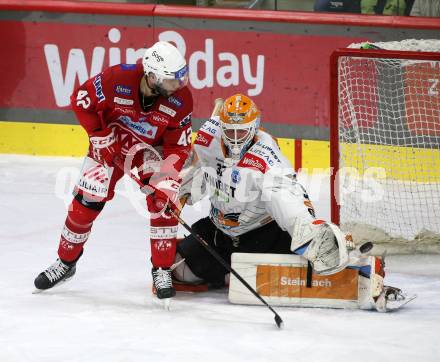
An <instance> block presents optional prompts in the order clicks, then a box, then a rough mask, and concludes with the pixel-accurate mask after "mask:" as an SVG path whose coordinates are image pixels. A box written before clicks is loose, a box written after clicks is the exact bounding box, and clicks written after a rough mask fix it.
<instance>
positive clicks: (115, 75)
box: [92, 64, 143, 106]
mask: <svg viewBox="0 0 440 362" xmlns="http://www.w3.org/2000/svg"><path fill="white" fill-rule="evenodd" d="M142 75H143V69H142V65H140V64H117V65H114V66H112V67H109V68H107V69H105V70H104V71H103V72H101V73H99V74H97V75H96V76H95V77H93V78H92V83H93V86H94V88H95V94H96V97H97V99H98V103H100V102H102V101H104V100H106V102H110V103H116V104H121V105H124V106H130V105H133V104H134V103H135V102H136V97H137V87H139V82H140V80H141V78H142Z"/></svg>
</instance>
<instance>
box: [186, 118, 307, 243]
mask: <svg viewBox="0 0 440 362" xmlns="http://www.w3.org/2000/svg"><path fill="white" fill-rule="evenodd" d="M193 152H194V160H196V161H195V162H193V165H192V166H191V167H189V168H188V169H184V170H183V172H182V174H183V175H184V179H183V182H182V189H181V195H182V196H183V195H184V194H191V198H190V203H195V202H197V201H198V200H200V199H201V198H203V197H204V196H206V195H208V196H209V200H210V203H211V210H210V218H211V220H212V221H213V223H214V224H215V225H216V226H217V227H218V228H219V229H220V230H222V232H224V233H225V234H227V235H230V236H239V235H241V234H244V233H246V232H248V231H250V230H254V229H257V228H259V227H260V226H262V225H265V224H267V223H269V222H271V221H272V220H275V221H276V222H277V223H278V225H279V226H280V227H281V228H282V229H283V230H286V231H288V232H291V230H292V227H293V224H294V223H295V220H296V218H298V217H299V218H302V219H305V220H311V221H312V220H314V211H313V208H312V206H311V203H310V201H309V199H308V195H307V193H306V191H305V189H304V188H303V187H302V186H301V185H300V184H299V183H298V182H297V181H296V174H295V171H294V170H293V169H292V166H291V165H290V162H289V161H288V160H287V159H286V158H285V157H284V156H283V155H282V154H281V151H280V149H279V147H278V145H277V143H276V141H275V140H274V139H273V137H272V136H271V135H270V134H268V133H267V132H265V131H262V130H258V131H257V133H256V136H255V139H254V143H253V144H252V146H251V147H250V148H249V149H248V151H247V152H246V153H245V154H244V155H243V157H242V158H241V160H240V161H239V162H238V163H237V162H236V163H235V164H234V163H233V162H232V160H231V159H230V158H227V157H226V150H225V146H224V144H223V143H222V141H221V131H220V123H219V119H218V117H214V118H212V119H210V120H208V121H207V122H205V123H204V124H203V125H202V127H201V129H200V130H199V131H198V133H197V137H196V139H195V142H194V149H193Z"/></svg>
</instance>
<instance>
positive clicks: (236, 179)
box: [231, 169, 241, 184]
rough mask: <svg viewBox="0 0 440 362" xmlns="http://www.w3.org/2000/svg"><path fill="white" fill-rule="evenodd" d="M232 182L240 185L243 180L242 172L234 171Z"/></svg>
mask: <svg viewBox="0 0 440 362" xmlns="http://www.w3.org/2000/svg"><path fill="white" fill-rule="evenodd" d="M231 180H232V182H233V183H235V184H238V183H239V182H240V180H241V176H240V170H237V169H234V170H232V172H231Z"/></svg>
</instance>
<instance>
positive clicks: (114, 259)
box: [0, 155, 440, 362]
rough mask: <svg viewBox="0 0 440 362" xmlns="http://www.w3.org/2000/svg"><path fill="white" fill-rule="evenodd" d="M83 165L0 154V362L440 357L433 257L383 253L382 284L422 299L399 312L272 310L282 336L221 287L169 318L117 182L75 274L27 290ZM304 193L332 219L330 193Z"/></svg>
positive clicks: (140, 228) (194, 297) (180, 299)
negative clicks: (116, 189) (50, 286)
mask: <svg viewBox="0 0 440 362" xmlns="http://www.w3.org/2000/svg"><path fill="white" fill-rule="evenodd" d="M80 165H81V160H79V159H72V158H37V157H26V156H5V155H1V156H0V220H1V221H0V225H1V226H0V275H1V278H0V361H1V362H10V361H32V362H34V361H37V362H39V361H42V362H50V361H63V362H64V361H66V362H67V361H106V362H107V361H109V362H110V361H155V362H156V361H191V362H193V361H204V362H207V361H221V362H225V361H228V362H231V361H277V362H278V361H289V362H293V361H307V362H314V361H326V362H327V361H328V362H330V361H338V362H343V361H353V362H357V361H368V362H371V361H375V362H376V361H399V362H403V361H424V362H427V361H440V347H439V345H440V343H439V336H440V257H439V256H432V255H431V256H423V255H422V256H392V257H389V259H388V263H387V270H388V274H387V283H388V284H390V285H396V286H398V287H401V288H402V289H404V290H406V291H408V292H409V293H416V294H418V299H416V300H415V301H414V302H412V303H411V304H409V305H408V306H407V307H406V308H404V309H402V310H400V311H399V312H396V313H388V314H380V313H376V312H366V311H346V310H330V309H294V308H276V310H277V311H278V313H279V314H280V315H281V317H282V318H283V320H284V323H285V328H284V329H283V330H278V329H277V328H276V326H275V323H274V322H273V315H272V313H271V312H270V311H269V310H268V309H267V308H265V307H260V306H252V307H251V306H238V305H231V304H229V303H228V301H227V295H226V293H225V292H223V291H221V292H209V293H204V294H178V296H177V297H176V298H175V299H174V300H173V303H172V310H171V311H169V312H167V311H165V310H163V309H162V307H161V305H160V304H159V303H158V302H157V301H156V300H155V298H154V297H153V296H152V294H151V276H150V262H149V256H150V252H149V245H148V229H147V225H148V222H147V220H146V219H145V218H144V217H142V216H141V215H139V214H138V212H137V211H136V209H135V207H134V206H133V203H131V202H130V201H129V199H127V197H124V196H123V195H122V193H125V194H127V189H126V188H125V186H124V185H123V184H122V187H121V188H119V190H121V192H120V193H119V194H118V195H117V196H116V197H115V199H114V200H113V201H112V202H111V203H109V204H108V205H107V206H106V208H105V209H104V211H103V212H102V214H101V215H100V217H99V219H98V220H97V221H96V222H95V225H94V230H93V233H92V236H91V237H90V239H89V241H88V243H87V246H86V250H85V253H84V256H83V257H82V258H81V260H80V262H79V263H78V268H77V274H76V275H75V277H74V279H72V281H70V282H69V283H66V284H64V285H62V286H60V287H58V288H55V289H53V290H51V291H48V292H45V293H41V294H37V295H35V294H32V291H33V280H34V278H35V276H36V275H37V274H38V273H39V272H41V271H42V270H43V269H45V268H46V267H47V266H48V265H49V264H51V263H52V262H53V261H54V260H55V259H56V250H57V245H58V238H59V233H60V230H61V227H62V224H63V222H64V219H65V215H66V206H65V201H64V200H62V199H60V198H59V197H60V195H62V194H63V193H65V194H67V195H68V193H69V192H70V188H71V187H70V185H66V184H65V181H66V180H70V182H73V181H75V177H73V176H74V175H73V174H74V173H75V172H78V168H79V167H80ZM69 175H73V176H72V177H71V178H70V179H69V177H67V178H66V176H69ZM63 180H64V181H63ZM63 185H64V187H63ZM311 187H312V186H311ZM134 189H135V186H134V185H133V190H134ZM309 191H310V194H311V195H312V201H314V202H315V206H316V208H317V209H318V210H319V209H321V210H324V211H323V212H324V214H325V213H327V212H328V206H327V205H328V195H322V192H319V193H318V192H314V190H309ZM57 195H58V196H57ZM316 195H318V196H316ZM315 197H318V198H319V200H317V199H315ZM138 201H139V200H138ZM66 202H68V198H67V199H66ZM139 205H141V203H139ZM199 215H200V216H201V215H203V212H202V211H200V212H197V210H196V211H194V210H190V209H187V210H186V211H185V213H184V215H183V216H184V217H185V218H187V219H188V221H189V222H190V223H191V222H193V221H194V220H196V219H197V218H198V216H199ZM323 216H324V217H325V216H326V215H323Z"/></svg>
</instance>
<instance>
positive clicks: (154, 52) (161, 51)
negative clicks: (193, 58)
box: [142, 41, 188, 96]
mask: <svg viewBox="0 0 440 362" xmlns="http://www.w3.org/2000/svg"><path fill="white" fill-rule="evenodd" d="M142 65H143V67H144V73H145V75H146V76H148V75H149V74H150V73H153V74H154V76H155V78H156V81H155V84H154V90H155V91H156V92H158V93H159V94H161V95H163V96H169V95H171V93H173V92H175V91H176V90H178V89H180V88H182V87H184V86H186V84H187V83H188V66H187V65H186V61H185V58H184V57H183V56H182V54H180V52H179V50H177V48H176V47H175V46H174V45H172V44H171V43H168V42H166V41H158V42H157V43H155V44H154V45H153V46H152V47H150V48H148V49H147V50H146V51H145V53H144V56H143V58H142Z"/></svg>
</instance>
